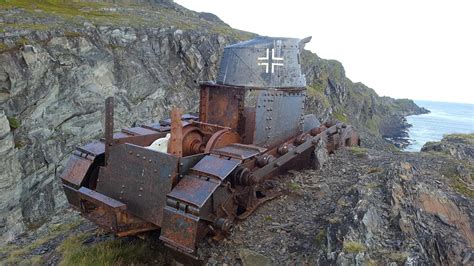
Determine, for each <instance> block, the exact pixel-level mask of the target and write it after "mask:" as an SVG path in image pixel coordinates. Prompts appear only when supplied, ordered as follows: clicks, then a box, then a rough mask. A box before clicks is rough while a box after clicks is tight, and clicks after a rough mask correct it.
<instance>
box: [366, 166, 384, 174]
mask: <svg viewBox="0 0 474 266" xmlns="http://www.w3.org/2000/svg"><path fill="white" fill-rule="evenodd" d="M382 171H383V169H382V168H380V167H371V168H370V169H369V170H368V171H367V174H373V173H380V172H382Z"/></svg>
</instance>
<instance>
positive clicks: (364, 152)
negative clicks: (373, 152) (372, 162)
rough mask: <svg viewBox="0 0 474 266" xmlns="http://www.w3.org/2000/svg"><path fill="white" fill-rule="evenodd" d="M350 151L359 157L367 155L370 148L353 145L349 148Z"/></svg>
mask: <svg viewBox="0 0 474 266" xmlns="http://www.w3.org/2000/svg"><path fill="white" fill-rule="evenodd" d="M348 149H349V151H350V152H352V153H353V154H355V155H356V156H357V157H365V156H367V153H368V150H367V149H366V148H362V147H359V146H352V147H349V148H348Z"/></svg>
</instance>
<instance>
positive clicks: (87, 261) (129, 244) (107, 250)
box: [57, 234, 163, 266]
mask: <svg viewBox="0 0 474 266" xmlns="http://www.w3.org/2000/svg"><path fill="white" fill-rule="evenodd" d="M89 237H90V235H88V234H81V235H78V236H71V237H69V238H67V239H66V240H65V241H64V242H63V243H62V244H61V245H60V246H59V247H58V249H57V250H58V251H59V252H60V253H61V254H63V258H62V260H61V262H60V263H59V265H63V266H64V265H132V264H133V265H141V264H145V263H149V262H150V261H152V262H153V263H152V264H157V265H159V264H162V263H163V262H161V261H160V260H162V259H161V258H160V254H159V252H157V251H156V250H153V249H151V248H150V245H148V243H147V242H146V241H143V240H140V239H135V240H130V239H114V240H109V241H105V242H102V243H98V244H94V245H84V244H83V243H84V241H85V240H86V239H88V238H89Z"/></svg>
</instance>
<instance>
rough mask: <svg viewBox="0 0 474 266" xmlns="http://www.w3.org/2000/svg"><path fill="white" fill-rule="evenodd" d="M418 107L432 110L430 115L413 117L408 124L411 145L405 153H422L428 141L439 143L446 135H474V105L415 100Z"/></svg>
mask: <svg viewBox="0 0 474 266" xmlns="http://www.w3.org/2000/svg"><path fill="white" fill-rule="evenodd" d="M415 103H416V104H417V105H418V106H421V107H425V108H426V109H428V110H430V113H429V114H422V115H411V116H408V117H407V122H408V123H409V124H411V125H412V127H410V128H409V129H408V132H407V133H408V136H409V141H410V144H409V145H408V146H407V147H406V148H405V151H411V152H416V151H420V149H421V147H423V144H425V143H426V142H428V141H438V140H441V139H442V138H443V135H445V134H452V133H474V104H467V103H447V102H431V101H420V100H415Z"/></svg>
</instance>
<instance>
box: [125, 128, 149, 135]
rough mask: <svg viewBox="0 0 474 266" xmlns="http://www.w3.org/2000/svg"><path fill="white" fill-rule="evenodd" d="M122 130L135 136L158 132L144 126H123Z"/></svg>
mask: <svg viewBox="0 0 474 266" xmlns="http://www.w3.org/2000/svg"><path fill="white" fill-rule="evenodd" d="M122 132H124V133H127V134H130V135H133V136H143V135H151V134H155V133H156V131H155V130H151V129H148V128H143V127H131V128H123V129H122Z"/></svg>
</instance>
